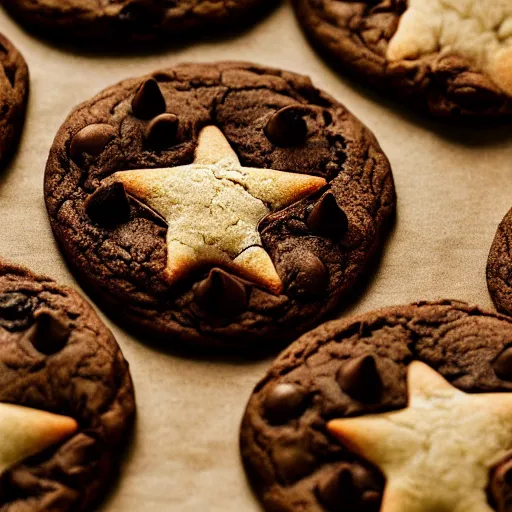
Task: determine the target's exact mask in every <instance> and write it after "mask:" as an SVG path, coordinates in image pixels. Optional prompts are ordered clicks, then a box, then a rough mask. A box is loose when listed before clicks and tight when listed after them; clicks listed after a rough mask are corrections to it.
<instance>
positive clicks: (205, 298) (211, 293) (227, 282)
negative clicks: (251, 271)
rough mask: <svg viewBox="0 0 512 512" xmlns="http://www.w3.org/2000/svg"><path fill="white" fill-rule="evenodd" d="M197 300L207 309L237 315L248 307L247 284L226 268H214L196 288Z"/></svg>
mask: <svg viewBox="0 0 512 512" xmlns="http://www.w3.org/2000/svg"><path fill="white" fill-rule="evenodd" d="M194 296H195V299H196V302H197V303H198V304H199V305H200V306H201V307H202V308H203V309H204V310H206V311H208V312H211V313H214V314H217V315H222V316H235V315H238V314H240V313H242V311H244V310H245V309H246V307H247V290H246V287H245V285H244V284H243V283H242V282H241V281H240V280H238V279H236V278H235V277H233V276H232V275H231V274H228V273H227V272H225V271H224V270H221V269H219V268H214V269H212V270H211V271H210V273H209V274H208V277H207V278H206V279H204V280H203V281H201V282H200V283H199V284H198V285H197V286H196V288H195V290H194Z"/></svg>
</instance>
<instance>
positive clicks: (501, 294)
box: [487, 210, 512, 315]
mask: <svg viewBox="0 0 512 512" xmlns="http://www.w3.org/2000/svg"><path fill="white" fill-rule="evenodd" d="M511 247H512V210H510V211H509V212H508V213H507V215H505V218H504V219H503V221H502V222H501V224H500V225H499V227H498V231H497V232H496V236H495V237H494V241H493V243H492V246H491V250H490V252H489V258H488V260H487V286H488V287H489V292H490V293H491V297H492V299H493V301H494V303H495V304H496V307H497V308H498V310H500V311H502V312H503V313H507V314H509V315H512V249H511Z"/></svg>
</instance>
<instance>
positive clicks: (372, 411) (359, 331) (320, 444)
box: [240, 301, 512, 512]
mask: <svg viewBox="0 0 512 512" xmlns="http://www.w3.org/2000/svg"><path fill="white" fill-rule="evenodd" d="M504 392H506V393H504ZM390 411H391V412H390ZM240 441H241V452H242V457H243V461H244V464H245V467H246V470H247V473H248V476H249V478H250V480H251V483H252V484H253V486H254V489H255V491H256V493H257V494H258V496H259V498H260V499H261V502H262V503H263V506H264V508H265V510H268V511H278V510H279V511H280V512H285V511H296V510H307V511H308V512H316V511H319V512H320V511H340V512H341V511H351V512H352V511H358V512H366V511H374V512H377V511H379V510H381V511H385V512H390V511H394V512H402V511H404V512H405V511H408V512H409V511H412V510H414V511H417V512H420V511H429V510H430V511H431V510H453V511H457V510H475V511H476V510H479V511H484V510H488V511H492V510H497V511H499V512H505V511H508V510H509V509H510V497H511V496H512V479H511V478H510V475H511V473H510V468H511V467H512V319H511V318H508V317H506V316H503V315H499V314H494V313H490V312H487V311H484V310H482V309H480V308H478V307H476V306H471V305H468V304H465V303H462V302H455V301H440V302H436V303H428V302H421V303H417V304H412V305H409V306H402V307H393V308H388V309H383V310H381V311H377V312H372V313H367V314H364V315H360V316H357V317H354V318H349V319H344V320H335V321H332V322H328V323H326V324H324V325H322V326H320V327H318V328H317V329H315V330H313V331H311V332H309V333H307V334H305V335H304V336H302V337H301V338H300V339H299V340H298V341H296V342H295V343H293V344H292V345H291V346H290V347H288V348H287V349H286V350H285V351H284V352H283V353H282V354H281V355H280V356H279V357H278V358H277V360H276V361H275V362H274V363H273V365H272V367H271V368H270V370H269V372H268V373H267V375H266V376H265V378H264V379H263V380H262V381H261V382H260V383H259V384H258V385H257V386H256V388H255V390H254V392H253V395H252V397H251V399H250V400H249V403H248V406H247V409H246V412H245V415H244V418H243V422H242V426H241V438H240Z"/></svg>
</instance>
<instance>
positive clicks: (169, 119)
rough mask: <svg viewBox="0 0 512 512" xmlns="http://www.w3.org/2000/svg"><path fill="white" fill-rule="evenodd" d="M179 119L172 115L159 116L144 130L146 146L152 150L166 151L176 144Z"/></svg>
mask: <svg viewBox="0 0 512 512" xmlns="http://www.w3.org/2000/svg"><path fill="white" fill-rule="evenodd" d="M178 124H179V119H178V117H177V116H175V115H174V114H160V115H159V116H157V117H155V118H154V119H153V120H152V121H151V122H150V123H149V125H148V127H147V128H146V131H145V134H144V137H145V140H146V145H147V146H148V147H149V148H152V149H167V148H169V147H171V146H173V145H174V144H176V136H177V134H178Z"/></svg>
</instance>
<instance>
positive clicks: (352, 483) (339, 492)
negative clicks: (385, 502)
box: [315, 463, 381, 512]
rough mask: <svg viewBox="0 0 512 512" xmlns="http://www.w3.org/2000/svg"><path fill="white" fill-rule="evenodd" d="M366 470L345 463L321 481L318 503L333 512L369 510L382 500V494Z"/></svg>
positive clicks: (317, 488)
mask: <svg viewBox="0 0 512 512" xmlns="http://www.w3.org/2000/svg"><path fill="white" fill-rule="evenodd" d="M375 487H376V484H375V482H374V481H373V478H372V476H371V475H370V473H369V472H368V470H366V469H365V468H363V467H361V466H358V465H352V464H347V463H343V464H341V465H340V466H339V467H338V468H337V469H336V470H335V471H334V472H333V473H330V474H328V475H327V476H326V477H325V478H323V479H321V480H320V481H319V482H318V483H317V485H316V488H315V492H316V496H317V498H318V501H319V502H320V503H321V504H322V505H323V506H324V507H326V508H327V510H329V511H332V512H338V511H347V512H349V511H352V510H358V511H359V510H360V511H363V510H369V507H372V505H373V506H375V505H376V504H378V501H379V500H380V497H381V494H380V492H378V491H376V490H375Z"/></svg>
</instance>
